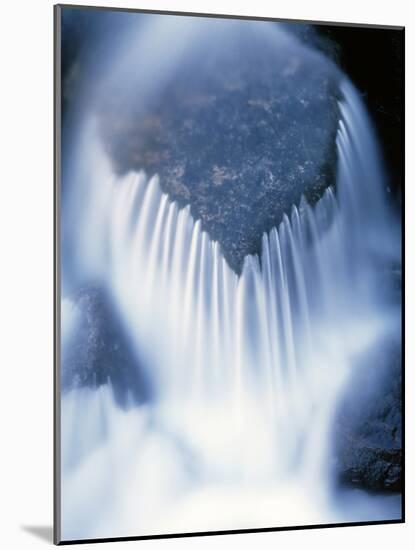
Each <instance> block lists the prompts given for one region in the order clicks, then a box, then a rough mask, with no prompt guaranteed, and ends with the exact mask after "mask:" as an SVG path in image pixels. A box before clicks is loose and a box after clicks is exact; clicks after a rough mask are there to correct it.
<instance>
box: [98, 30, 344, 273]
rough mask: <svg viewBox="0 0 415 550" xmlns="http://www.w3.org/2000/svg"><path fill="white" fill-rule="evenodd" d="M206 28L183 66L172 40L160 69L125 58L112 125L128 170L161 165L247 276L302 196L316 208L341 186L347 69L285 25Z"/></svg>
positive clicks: (150, 170) (102, 107) (106, 118)
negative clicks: (268, 234)
mask: <svg viewBox="0 0 415 550" xmlns="http://www.w3.org/2000/svg"><path fill="white" fill-rule="evenodd" d="M203 25H204V26H203V29H202V30H201V31H200V33H199V34H198V35H197V36H196V37H193V38H192V40H189V42H188V43H186V44H185V50H186V53H185V54H184V55H183V56H182V57H181V58H179V60H178V61H177V63H176V65H173V66H171V63H173V62H170V56H171V42H170V40H168V39H165V38H163V36H159V37H157V40H158V42H157V55H156V56H155V57H154V59H152V63H151V64H150V63H148V62H147V63H145V62H144V61H143V60H142V59H141V58H140V53H139V51H137V54H135V55H134V54H132V53H131V54H129V58H128V59H129V61H128V62H126V61H125V60H124V61H120V62H119V64H118V65H119V66H122V63H123V62H124V63H125V67H126V68H125V72H124V73H123V72H122V71H121V72H120V71H118V72H117V74H116V78H114V80H117V82H113V83H112V87H111V93H106V96H105V98H102V97H101V99H100V102H98V103H99V107H98V110H99V112H100V123H101V124H100V127H101V132H102V136H103V141H104V144H105V147H106V150H107V151H108V152H109V155H110V157H111V159H112V160H113V163H114V166H115V168H116V170H117V171H118V172H119V173H125V172H128V171H129V170H141V169H144V170H145V171H146V172H147V174H148V175H152V174H154V173H156V172H157V173H158V174H159V175H160V180H161V186H162V188H163V189H164V190H165V191H166V192H167V193H168V194H169V196H170V197H171V198H172V199H173V200H176V201H178V203H179V204H180V205H186V204H190V205H191V212H192V215H193V216H194V218H196V219H201V220H202V226H203V228H204V229H205V230H207V231H208V232H209V234H210V236H211V237H212V238H213V239H214V240H218V241H219V242H220V243H221V245H222V249H223V252H224V254H225V257H226V258H227V260H228V262H229V264H230V265H231V267H232V268H233V269H234V270H235V271H236V272H239V271H240V268H241V266H242V261H243V258H244V256H245V255H246V254H249V253H255V252H258V251H259V249H260V243H261V236H262V233H263V232H264V231H268V230H269V229H271V227H273V226H275V225H276V224H278V223H279V222H280V221H281V219H282V216H283V214H284V213H289V212H290V209H291V206H292V205H293V204H298V203H299V201H300V197H301V195H302V194H304V195H305V196H306V197H307V199H308V200H309V201H310V202H311V203H314V202H315V201H317V200H318V199H319V198H320V196H321V195H322V193H323V191H324V190H325V189H326V188H327V186H329V185H333V184H335V168H336V148H335V134H336V131H337V125H338V119H339V113H338V106H337V97H338V88H337V82H338V78H339V73H338V71H337V70H336V68H335V66H334V65H333V64H332V63H331V62H330V61H328V60H327V59H326V58H325V57H324V56H323V55H321V54H319V53H316V51H314V50H313V49H311V48H309V47H307V46H305V45H303V44H301V42H300V41H299V40H297V38H295V37H294V36H292V35H290V34H289V33H287V32H286V30H284V28H283V27H282V26H279V25H278V24H273V23H262V22H253V21H250V22H244V21H228V22H221V21H215V20H211V21H209V20H207V21H206V22H204V23H203ZM160 44H165V46H163V45H161V46H160ZM147 49H148V50H151V48H150V47H148V48H147ZM146 51H147V50H146ZM150 65H151V66H150ZM159 66H160V67H166V66H167V67H168V69H169V70H168V71H166V72H167V74H166V75H163V79H162V84H159V83H158V84H157V85H154V86H153V87H152V88H151V93H150V92H148V90H147V88H148V87H149V86H151V84H152V83H153V81H154V80H155V79H156V80H157V78H158V75H157V72H156V70H155V68H157V67H159ZM107 85H108V82H107V81H106V86H107ZM107 90H108V89H107Z"/></svg>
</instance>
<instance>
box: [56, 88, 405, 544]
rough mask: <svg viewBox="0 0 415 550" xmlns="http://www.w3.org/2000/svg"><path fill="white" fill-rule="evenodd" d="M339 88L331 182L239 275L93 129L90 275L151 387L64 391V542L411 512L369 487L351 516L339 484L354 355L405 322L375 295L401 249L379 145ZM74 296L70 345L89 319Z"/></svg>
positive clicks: (354, 101) (65, 312)
mask: <svg viewBox="0 0 415 550" xmlns="http://www.w3.org/2000/svg"><path fill="white" fill-rule="evenodd" d="M341 92H342V95H343V99H342V100H341V102H340V112H341V120H340V122H339V129H338V134H337V140H336V144H337V154H338V171H337V179H336V182H333V183H334V185H333V187H329V188H328V189H327V190H326V192H325V193H324V195H323V197H322V198H321V199H320V201H319V202H318V203H317V204H316V205H314V206H310V205H309V204H307V202H306V200H305V199H302V200H301V202H300V204H298V205H297V206H293V207H292V210H291V212H290V213H287V215H285V216H284V218H283V220H282V221H281V223H280V225H279V226H278V227H274V228H273V229H272V230H271V231H270V232H269V233H268V234H264V235H263V237H262V249H261V252H260V254H259V255H251V256H247V257H246V258H245V260H244V264H243V268H242V272H241V274H240V275H239V276H238V275H236V274H235V273H234V272H233V271H232V269H230V267H229V266H228V264H227V262H226V260H225V258H224V256H223V254H222V252H221V248H220V244H219V243H218V242H214V241H212V240H211V239H210V237H209V235H208V234H207V233H206V232H205V231H203V228H202V227H201V223H200V221H195V220H194V219H193V218H192V216H191V213H190V207H185V208H180V207H179V206H178V205H177V204H176V203H175V202H172V201H171V200H170V199H169V197H168V196H167V195H166V194H164V193H163V192H162V190H161V187H160V183H159V181H158V177H157V175H154V176H153V177H151V178H148V177H147V176H146V175H145V174H144V173H129V174H128V175H126V176H124V177H122V178H118V177H116V176H115V175H114V174H113V173H112V172H111V167H110V164H109V162H108V161H107V159H106V157H105V154H104V153H103V152H102V150H101V149H100V144H99V140H98V138H97V137H96V133H95V132H96V131H95V126H94V121H93V120H90V121H89V122H88V124H86V127H85V131H84V133H83V135H84V138H83V139H84V142H83V144H81V146H80V149H81V150H82V151H88V154H83V156H82V159H83V160H82V162H80V166H81V169H80V172H79V173H80V174H82V176H79V178H80V180H82V182H83V187H82V188H83V195H82V199H80V202H79V208H80V209H81V211H82V212H83V215H82V224H81V225H80V226H79V234H80V235H82V239H81V240H80V243H81V244H80V247H81V253H82V254H81V255H82V259H83V260H82V261H83V271H84V272H85V273H86V274H88V276H89V277H91V278H94V279H95V280H100V281H101V284H103V285H104V286H105V287H106V288H107V289H109V291H110V292H111V293H112V296H113V298H114V303H115V304H117V307H118V309H119V314H120V315H121V317H122V319H123V323H124V327H125V330H126V331H127V333H128V335H129V337H130V339H131V341H132V342H133V344H134V346H135V349H136V352H137V356H139V357H140V361H141V363H142V365H144V368H145V369H146V371H147V374H148V376H149V377H150V378H151V381H152V385H153V387H154V389H155V393H154V399H153V400H152V401H151V402H149V403H147V404H144V405H141V406H131V407H128V408H126V409H125V410H124V409H121V408H120V407H118V406H117V405H116V404H115V401H114V398H113V393H112V389H111V385H110V384H108V385H105V386H101V387H99V388H97V389H88V388H83V389H78V390H72V391H70V392H69V393H66V394H64V395H63V397H62V457H63V461H62V527H63V538H88V537H89V538H90V537H95V536H98V537H103V536H106V537H115V536H128V535H148V534H157V533H168V532H190V531H207V530H221V529H243V528H261V527H278V526H287V525H305V524H307V525H308V524H313V523H314V524H322V523H330V522H339V521H359V520H367V519H384V518H388V519H389V518H391V517H395V516H396V517H399V511H398V510H397V508H396V506H395V507H393V506H392V505H391V504H390V502H391V501H388V504H385V502H386V501H382V502H380V501H378V500H376V501H375V500H373V499H369V497H367V496H365V495H360V496H359V497H358V496H355V497H353V500H352V501H350V506H349V507H348V509H347V510H345V509H344V507H343V508H341V507H339V503H338V502H336V498H335V496H334V493H333V490H332V488H333V484H334V480H333V475H332V472H331V460H330V458H331V452H332V439H333V438H332V435H331V431H332V428H333V421H334V419H335V413H336V408H337V407H338V405H339V402H340V399H341V396H342V395H343V392H344V390H345V388H346V386H347V384H348V381H349V380H350V378H351V377H352V376H353V369H354V368H356V366H355V362H356V361H355V358H356V357H361V355H362V354H363V353H364V352H365V350H368V349H370V348H371V347H372V346H373V345H377V344H378V343H379V342H381V341H382V340H383V339H384V338H385V336H386V335H387V334H388V333H389V332H390V330H391V327H392V326H393V324H394V322H396V319H395V317H394V313H393V311H392V309H391V308H390V306H388V304H387V303H386V300H385V299H384V297H383V295H382V292H381V291H380V290H379V289H380V288H381V286H380V280H379V272H380V269H379V266H380V265H382V262H383V263H384V262H385V261H386V260H388V259H389V258H390V257H391V256H392V254H393V250H394V248H396V240H395V237H394V235H393V234H392V231H391V225H393V222H392V218H391V214H390V212H389V211H388V209H387V206H386V204H387V203H386V199H385V197H384V195H383V188H384V185H383V174H382V167H381V165H380V160H379V154H378V152H377V147H376V142H375V138H374V135H373V131H372V129H371V126H370V122H369V120H368V117H367V114H366V112H365V109H364V106H363V105H362V103H361V100H360V98H359V96H358V94H357V92H356V90H355V89H354V88H353V86H352V85H351V84H350V83H349V82H348V81H346V80H344V81H343V83H342V85H341ZM91 159H93V160H92V161H91ZM90 162H91V164H90ZM383 288H384V287H383ZM63 291H64V298H65V299H64V300H63V306H62V332H63V340H62V341H63V347H64V346H65V342H66V341H67V337H68V333H70V332H71V331H72V330H76V313H77V312H76V306H75V305H73V304H72V303H71V301H70V298H67V297H65V288H64V289H63Z"/></svg>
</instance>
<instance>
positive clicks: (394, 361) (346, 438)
mask: <svg viewBox="0 0 415 550" xmlns="http://www.w3.org/2000/svg"><path fill="white" fill-rule="evenodd" d="M363 362H364V363H365V364H362V365H361V368H359V367H360V366H358V367H357V371H356V372H354V373H353V378H352V381H351V383H350V386H349V389H348V391H347V393H346V395H345V398H344V401H343V403H342V405H341V408H340V411H339V415H338V418H337V421H336V425H335V442H336V449H335V463H336V469H337V474H338V477H339V480H340V481H341V482H342V483H346V484H351V485H353V486H358V487H361V488H365V489H372V490H382V491H392V490H393V491H398V490H401V489H402V373H401V371H402V365H401V346H400V343H399V342H398V341H397V340H396V341H394V342H392V343H391V342H389V343H388V344H387V345H386V346H385V347H384V348H383V349H382V350H379V351H377V352H373V353H371V354H370V355H369V356H367V357H365V358H364V360H363ZM368 363H369V364H368Z"/></svg>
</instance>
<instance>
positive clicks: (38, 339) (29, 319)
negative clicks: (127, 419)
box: [0, 0, 415, 550]
mask: <svg viewBox="0 0 415 550" xmlns="http://www.w3.org/2000/svg"><path fill="white" fill-rule="evenodd" d="M72 3H78V2H76V0H72ZM85 3H88V2H87V1H85ZM89 4H98V5H102V4H104V5H108V6H111V5H116V6H124V7H132V8H133V7H135V8H149V9H170V10H183V11H186V10H188V11H201V12H210V13H215V12H216V13H228V14H241V15H257V16H270V17H284V18H298V19H314V20H327V21H330V20H332V21H347V22H356V23H378V24H394V25H405V26H406V35H407V40H406V43H407V60H408V61H407V73H406V75H407V88H406V90H407V98H408V100H407V129H408V130H407V138H408V139H407V172H406V178H407V179H406V204H407V216H406V218H407V225H406V238H407V242H408V246H407V271H406V275H407V290H406V299H407V330H406V333H407V361H406V386H407V399H406V401H407V469H406V474H407V524H406V525H390V526H387V525H386V526H372V527H353V528H339V529H326V530H312V531H297V532H279V533H267V534H250V535H234V536H219V537H205V538H191V539H170V540H161V541H160V540H156V541H141V542H125V543H117V545H115V546H117V547H121V546H123V547H125V548H134V547H140V548H142V549H150V548H151V549H154V550H155V549H156V548H157V550H159V549H162V548H165V549H167V548H168V549H171V550H174V549H179V548H180V549H185V550H188V549H190V548H192V549H193V548H238V549H239V548H242V549H243V548H251V547H252V546H253V545H254V546H255V547H256V548H258V550H259V549H268V548H275V547H276V546H277V547H278V546H279V547H281V548H284V547H291V548H296V547H298V548H300V547H307V548H309V549H310V548H311V549H314V548H319V549H322V550H324V549H332V548H333V547H334V548H336V550H337V549H338V550H340V549H343V548H345V549H346V548H347V549H349V548H353V547H354V548H356V549H360V548H364V547H365V546H366V545H367V546H368V547H373V548H376V550H381V549H388V550H390V549H391V548H394V549H398V548H399V549H401V548H402V549H406V548H413V547H414V546H413V544H414V543H413V542H412V544H411V538H414V540H415V537H414V535H415V503H414V500H415V483H414V472H415V461H414V452H415V447H414V435H415V431H414V422H413V419H414V412H415V411H414V404H415V393H414V391H413V390H414V388H415V384H414V373H413V365H414V346H413V342H414V333H413V322H414V319H413V312H414V309H413V306H414V293H413V281H415V274H414V255H413V244H412V243H413V239H412V235H413V234H414V230H415V228H414V215H415V212H414V208H413V205H414V192H413V186H412V182H413V179H414V168H413V166H414V165H413V162H411V161H412V159H413V150H414V141H413V139H410V138H411V137H412V129H413V122H414V107H413V98H414V97H415V90H414V71H413V68H414V67H415V58H414V42H415V40H414V36H413V34H414V27H415V25H414V22H415V21H414V16H413V14H412V12H411V4H412V5H413V2H410V1H409V0H393V1H391V0H386V1H385V0H377V1H372V2H370V1H369V0H366V1H365V0H356V1H355V0H308V1H307V0H303V1H300V0H286V1H284V2H278V1H272V2H271V1H268V2H267V1H266V0H250V1H247V0H197V1H196V0H193V1H190V0H170V1H168V0H166V1H160V0H147V1H145V0H142V1H128V0H117V1H115V2H111V1H108V0H102V1H101V2H94V1H93V0H90V1H89ZM52 5H53V2H52V0H20V1H15V2H13V1H10V0H9V1H7V2H6V1H5V2H2V6H1V12H0V13H1V16H0V27H1V28H0V41H1V44H0V56H1V57H0V60H1V63H0V90H1V100H0V131H1V138H2V139H1V144H0V145H1V157H0V158H1V163H0V262H1V263H0V273H1V281H0V323H1V326H0V354H1V361H0V369H1V371H0V407H1V410H0V546H1V547H3V548H5V549H7V550H13V549H14V548H18V549H20V550H25V549H27V548H28V549H30V548H37V547H45V545H46V544H47V542H46V541H45V540H44V539H42V538H41V537H39V536H35V535H34V534H33V533H31V532H29V531H30V529H29V530H28V528H32V527H37V528H39V527H43V528H45V527H48V526H49V527H51V525H52V238H53V226H52V193H53V177H52V151H53V149H52V98H53V87H52V84H53V83H52V44H53V43H52ZM41 531H42V533H44V531H45V529H43V530H41ZM101 546H102V545H93V546H92V545H91V547H92V548H95V549H97V548H98V547H101ZM115 546H113V547H115ZM88 547H89V546H88ZM104 547H105V548H110V546H108V545H106V546H104ZM84 548H87V547H86V546H85V547H84Z"/></svg>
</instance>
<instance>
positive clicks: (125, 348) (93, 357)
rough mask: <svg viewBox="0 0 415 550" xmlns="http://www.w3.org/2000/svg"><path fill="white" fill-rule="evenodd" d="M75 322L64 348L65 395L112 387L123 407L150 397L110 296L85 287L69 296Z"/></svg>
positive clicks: (144, 377)
mask: <svg viewBox="0 0 415 550" xmlns="http://www.w3.org/2000/svg"><path fill="white" fill-rule="evenodd" d="M70 300H71V303H72V307H73V308H74V310H75V312H76V313H75V315H76V319H75V320H74V321H73V323H72V324H73V327H72V328H71V330H70V333H69V335H68V337H65V335H63V336H64V338H63V345H62V369H61V389H62V392H64V393H65V392H67V391H70V390H71V389H75V388H81V387H88V388H96V387H99V386H101V385H103V384H107V383H109V384H111V387H112V390H113V392H114V397H115V400H116V401H117V403H118V404H119V405H120V406H122V407H125V406H128V405H129V404H131V405H132V404H139V403H143V402H145V401H147V400H149V399H150V398H151V386H150V384H149V380H148V379H147V377H146V376H145V375H144V373H143V370H142V365H141V364H140V361H139V359H138V358H137V353H136V351H135V349H134V348H133V346H132V344H131V343H130V341H129V339H128V337H127V335H126V333H125V331H124V328H123V325H122V323H121V320H120V319H119V318H118V315H117V313H116V311H115V308H114V307H113V305H112V303H111V299H110V297H109V296H108V294H107V293H106V292H105V291H104V290H103V289H102V288H100V287H99V286H95V285H86V286H84V287H82V288H81V289H79V290H78V291H76V292H75V293H74V295H73V296H71V297H70Z"/></svg>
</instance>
